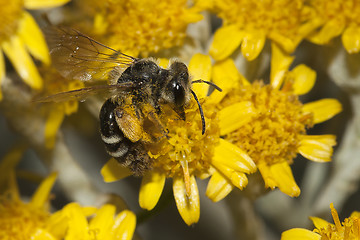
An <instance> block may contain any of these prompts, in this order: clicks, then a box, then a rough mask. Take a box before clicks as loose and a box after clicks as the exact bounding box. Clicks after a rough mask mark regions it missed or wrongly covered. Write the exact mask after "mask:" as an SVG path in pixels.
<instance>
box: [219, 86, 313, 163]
mask: <svg viewBox="0 0 360 240" xmlns="http://www.w3.org/2000/svg"><path fill="white" fill-rule="evenodd" d="M239 101H250V102H252V104H253V105H254V107H255V109H256V113H257V114H255V116H254V117H253V119H252V121H250V122H249V123H247V124H244V125H243V126H241V127H240V128H239V129H238V130H236V131H234V132H232V133H230V134H228V135H227V136H225V138H226V139H227V140H228V141H230V142H232V143H234V144H235V145H237V146H239V147H240V148H241V149H243V150H245V151H246V152H247V154H249V156H250V157H251V158H252V159H253V160H254V161H255V163H259V162H263V163H264V162H265V163H267V164H268V165H271V164H274V163H278V162H282V161H287V162H289V163H291V161H292V159H293V158H294V157H295V156H296V154H297V148H298V146H299V142H300V138H299V137H300V135H301V134H304V133H305V132H306V127H307V126H310V125H311V124H312V117H311V116H307V115H306V116H304V114H303V113H302V104H301V102H300V101H299V100H298V97H297V96H296V95H294V94H292V93H291V92H288V91H283V90H275V89H273V88H272V87H271V86H270V85H263V83H262V82H255V83H253V84H252V85H249V86H243V87H242V88H241V89H237V90H235V91H234V92H232V93H230V94H229V96H228V97H226V98H225V99H224V100H223V103H222V104H224V105H225V106H227V105H230V104H231V103H234V102H239Z"/></svg>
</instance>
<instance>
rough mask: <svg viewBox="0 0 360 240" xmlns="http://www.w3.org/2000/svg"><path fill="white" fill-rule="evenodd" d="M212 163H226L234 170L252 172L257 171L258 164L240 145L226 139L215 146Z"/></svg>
mask: <svg viewBox="0 0 360 240" xmlns="http://www.w3.org/2000/svg"><path fill="white" fill-rule="evenodd" d="M211 164H212V165H217V164H221V165H225V166H227V167H229V168H231V169H233V170H234V171H239V172H244V173H252V172H254V171H256V165H255V163H254V162H253V161H252V159H251V158H250V156H249V155H247V154H246V153H245V152H244V151H243V150H241V149H240V148H239V147H237V146H235V145H234V144H232V143H229V142H228V141H226V140H224V139H220V143H219V144H218V145H217V146H216V147H215V150H214V156H213V158H212V160H211Z"/></svg>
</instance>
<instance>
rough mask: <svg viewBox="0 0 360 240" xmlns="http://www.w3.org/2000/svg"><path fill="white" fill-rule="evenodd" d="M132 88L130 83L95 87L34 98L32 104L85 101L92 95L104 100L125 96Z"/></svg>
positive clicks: (133, 86)
mask: <svg viewBox="0 0 360 240" xmlns="http://www.w3.org/2000/svg"><path fill="white" fill-rule="evenodd" d="M134 88H136V85H135V84H133V83H132V82H126V83H121V84H114V85H96V86H91V87H85V88H80V89H76V90H71V91H67V92H60V93H56V94H54V95H50V96H46V97H40V98H36V99H34V102H65V101H71V100H77V101H85V100H86V99H87V98H88V97H90V96H93V95H97V96H98V95H100V96H103V97H105V98H109V97H111V96H114V95H119V94H126V93H128V92H129V91H131V90H133V89H134Z"/></svg>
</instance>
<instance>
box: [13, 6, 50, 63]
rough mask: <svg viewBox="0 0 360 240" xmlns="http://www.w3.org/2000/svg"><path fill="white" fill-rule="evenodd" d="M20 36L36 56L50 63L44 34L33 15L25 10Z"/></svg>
mask: <svg viewBox="0 0 360 240" xmlns="http://www.w3.org/2000/svg"><path fill="white" fill-rule="evenodd" d="M19 37H20V38H21V40H22V41H23V42H24V44H25V46H26V47H27V49H28V50H29V52H30V53H31V54H32V55H33V56H34V57H35V58H37V59H39V60H41V61H42V62H44V63H46V64H49V63H50V56H49V49H48V47H47V45H46V41H45V38H44V35H43V34H42V32H41V30H40V28H39V26H38V25H37V23H36V22H35V20H34V19H33V17H32V16H31V15H30V14H29V13H27V12H25V11H24V12H23V17H22V19H21V21H20V26H19Z"/></svg>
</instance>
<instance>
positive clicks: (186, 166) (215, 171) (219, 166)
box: [101, 54, 256, 225]
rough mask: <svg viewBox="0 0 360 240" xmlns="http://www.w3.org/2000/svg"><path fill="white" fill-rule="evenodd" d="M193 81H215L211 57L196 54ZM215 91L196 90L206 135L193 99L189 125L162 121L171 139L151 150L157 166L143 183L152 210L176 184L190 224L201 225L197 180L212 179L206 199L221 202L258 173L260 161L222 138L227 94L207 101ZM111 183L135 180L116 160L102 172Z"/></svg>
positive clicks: (142, 199)
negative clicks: (219, 103)
mask: <svg viewBox="0 0 360 240" xmlns="http://www.w3.org/2000/svg"><path fill="white" fill-rule="evenodd" d="M189 71H190V73H191V74H192V77H193V78H192V79H194V80H196V79H203V80H210V73H211V61H210V57H209V56H206V55H201V54H196V55H194V56H193V58H192V60H191V61H190V63H189ZM220 86H221V85H220ZM208 90H209V86H208V85H205V84H199V85H198V86H196V87H195V86H194V91H196V93H197V95H198V97H199V98H200V99H199V101H200V103H201V105H202V108H203V109H204V117H205V122H206V131H205V134H204V135H202V132H201V128H202V121H201V118H200V114H199V109H198V106H197V104H196V101H195V100H194V99H192V100H191V101H190V104H189V106H187V107H186V109H185V114H186V121H181V120H178V116H177V115H176V114H175V113H174V112H173V111H172V110H170V109H168V110H167V109H166V106H164V109H163V111H168V112H166V113H165V114H164V116H161V121H162V123H163V124H164V126H165V127H166V129H167V130H168V133H167V137H166V138H163V139H161V140H160V141H159V142H157V143H154V144H149V145H146V148H147V150H148V154H149V156H151V158H152V159H153V167H152V169H151V170H149V171H148V172H147V173H145V175H144V176H143V178H142V184H141V188H140V194H139V203H140V206H141V207H142V208H145V209H148V210H151V209H153V208H154V207H155V205H156V204H157V202H158V200H159V198H160V196H161V193H162V190H163V188H164V184H165V179H166V178H172V179H173V192H174V197H175V201H176V205H177V208H178V210H179V213H180V215H181V217H182V218H183V220H184V221H185V223H186V224H188V225H191V224H193V223H196V222H197V221H198V220H199V217H200V201H199V192H198V188H197V183H196V179H195V177H198V178H200V179H204V178H206V177H209V176H211V178H210V181H209V184H208V187H207V191H206V195H207V196H208V197H209V198H210V199H212V200H213V201H219V200H221V199H223V198H224V197H225V196H226V195H228V194H229V193H230V192H231V191H232V189H233V188H234V187H237V188H239V189H243V188H244V187H245V186H246V185H247V183H248V180H247V177H246V175H245V173H252V172H254V171H255V170H256V167H255V164H254V162H253V161H252V160H251V158H250V157H249V156H248V155H247V154H246V153H245V152H244V151H242V150H241V149H239V148H238V147H236V146H235V145H233V144H231V143H229V142H227V141H225V140H223V139H221V138H220V132H221V129H220V128H219V125H220V124H221V123H220V122H219V119H218V115H217V109H216V104H214V103H215V100H216V99H218V98H219V97H220V96H221V93H220V94H219V95H218V94H215V95H213V94H214V93H215V92H216V91H215V92H214V93H213V94H212V95H213V97H212V98H211V99H212V100H211V101H209V100H210V98H205V96H206V95H207V93H208ZM101 173H102V175H103V177H104V180H105V181H106V182H111V181H117V180H119V179H121V178H124V177H126V176H129V175H131V172H130V171H129V170H128V169H124V168H122V167H121V166H120V164H118V162H117V161H116V160H115V159H111V160H110V161H109V162H108V163H107V164H106V165H105V166H104V167H103V169H102V170H101Z"/></svg>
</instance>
